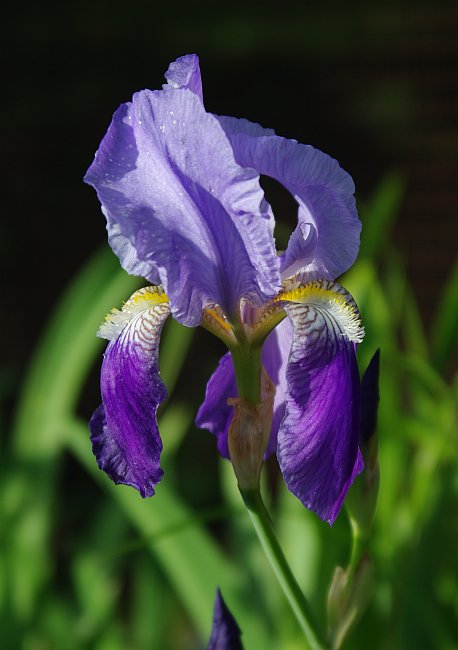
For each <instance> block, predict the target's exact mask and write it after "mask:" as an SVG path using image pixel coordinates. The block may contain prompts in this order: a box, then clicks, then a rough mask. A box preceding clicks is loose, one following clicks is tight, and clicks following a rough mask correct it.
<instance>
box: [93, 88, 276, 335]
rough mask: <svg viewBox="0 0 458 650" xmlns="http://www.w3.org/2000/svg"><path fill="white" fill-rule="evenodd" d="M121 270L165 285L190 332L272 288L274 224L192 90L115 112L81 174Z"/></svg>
mask: <svg viewBox="0 0 458 650" xmlns="http://www.w3.org/2000/svg"><path fill="white" fill-rule="evenodd" d="M85 180H86V182H88V183H89V184H90V185H92V186H93V187H95V189H96V190H97V193H98V196H99V199H100V201H101V203H102V206H103V211H104V213H105V215H106V217H107V221H108V229H109V232H111V233H112V235H111V237H110V243H111V245H112V246H113V250H114V251H115V253H116V254H117V255H118V256H119V257H120V259H121V263H122V264H123V265H124V266H125V267H126V268H128V270H129V269H134V270H136V271H138V270H141V271H143V270H145V269H146V270H147V271H148V273H147V275H146V277H147V278H148V279H151V281H154V282H157V280H158V278H159V279H160V281H161V284H162V285H163V286H164V288H165V290H166V292H167V294H168V296H169V298H170V304H171V309H172V313H173V315H174V317H175V318H176V319H177V320H179V321H180V322H181V323H183V324H185V325H189V326H195V325H198V324H199V323H200V321H201V315H202V309H203V307H205V306H206V305H208V304H215V303H216V304H218V305H220V306H221V308H222V309H223V311H224V312H225V313H226V314H227V315H228V316H230V315H233V314H234V312H235V311H236V310H237V305H238V303H239V300H240V299H241V298H242V297H245V298H247V299H248V300H250V301H252V302H253V303H254V304H261V303H263V302H265V301H266V300H267V299H268V298H270V297H272V296H274V295H275V293H276V292H277V291H278V289H279V288H280V274H279V260H278V258H277V257H276V254H275V246H274V240H273V218H272V215H271V212H270V210H269V206H268V204H267V203H266V201H265V199H264V195H263V192H262V190H261V188H260V185H259V176H258V174H257V173H256V172H255V171H254V170H253V169H244V168H243V167H241V166H240V165H239V164H237V163H236V161H235V159H234V155H233V152H232V148H231V145H230V143H229V141H228V138H227V136H226V134H225V132H224V130H223V129H222V128H221V126H220V124H219V122H218V120H217V119H216V118H215V117H214V116H212V115H210V114H209V113H206V112H205V109H204V107H203V105H202V102H201V101H200V99H199V98H198V97H197V96H196V95H195V94H194V92H192V91H190V90H188V89H185V88H180V89H174V88H172V87H170V86H166V87H165V89H164V90H162V91H156V92H151V91H142V92H140V93H137V94H136V95H134V98H133V100H132V103H129V104H124V105H123V106H121V107H120V108H119V109H118V111H117V112H116V113H115V115H114V117H113V121H112V124H111V126H110V128H109V130H108V132H107V134H106V136H105V138H104V139H103V141H102V143H101V145H100V148H99V151H98V152H97V154H96V158H95V160H94V162H93V164H92V165H91V167H90V168H89V170H88V172H87V174H86V177H85Z"/></svg>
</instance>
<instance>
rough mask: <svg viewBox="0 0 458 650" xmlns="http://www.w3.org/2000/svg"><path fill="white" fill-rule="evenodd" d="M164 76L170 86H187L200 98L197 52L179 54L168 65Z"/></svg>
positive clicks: (200, 81) (200, 79) (200, 82)
mask: <svg viewBox="0 0 458 650" xmlns="http://www.w3.org/2000/svg"><path fill="white" fill-rule="evenodd" d="M164 76H165V78H166V79H167V83H168V85H169V86H172V88H188V89H189V90H191V91H192V92H193V93H194V94H195V95H197V96H198V97H199V98H200V99H201V100H202V78H201V76H200V67H199V57H198V56H197V54H186V55H185V56H180V57H179V58H178V59H177V60H176V61H173V63H171V64H170V65H169V68H168V70H167V72H166V73H165V75H164Z"/></svg>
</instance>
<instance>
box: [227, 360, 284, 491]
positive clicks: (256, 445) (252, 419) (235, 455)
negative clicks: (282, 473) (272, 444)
mask: <svg viewBox="0 0 458 650" xmlns="http://www.w3.org/2000/svg"><path fill="white" fill-rule="evenodd" d="M274 396H275V388H274V385H273V383H272V381H271V379H270V377H269V375H268V374H267V372H266V370H265V369H264V368H262V370H261V391H260V403H259V404H256V405H254V404H252V402H251V401H249V400H248V399H246V398H245V397H238V398H234V399H230V400H228V403H229V404H230V405H231V406H233V408H234V414H233V416H232V422H231V425H230V427H229V432H228V445H229V455H230V459H231V462H232V465H233V467H234V471H235V474H236V476H237V482H238V485H239V488H240V490H253V489H256V488H257V487H258V486H259V476H260V473H261V467H262V463H263V459H264V454H265V451H266V447H267V443H268V441H269V434H270V428H271V424H272V413H273V403H274Z"/></svg>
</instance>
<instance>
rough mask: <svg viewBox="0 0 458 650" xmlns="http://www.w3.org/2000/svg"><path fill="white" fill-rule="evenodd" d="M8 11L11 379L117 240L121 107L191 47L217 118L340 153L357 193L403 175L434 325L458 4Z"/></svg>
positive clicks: (456, 156) (454, 106) (453, 190)
mask: <svg viewBox="0 0 458 650" xmlns="http://www.w3.org/2000/svg"><path fill="white" fill-rule="evenodd" d="M9 12H10V13H9V16H7V17H6V21H5V20H4V25H5V26H6V29H5V33H4V36H3V41H4V46H5V57H4V61H5V63H6V66H5V68H4V72H3V75H2V77H3V78H2V86H3V89H4V90H5V92H6V99H5V100H4V102H3V104H2V110H3V117H2V132H3V136H4V137H3V140H4V142H3V147H2V163H3V170H2V178H3V180H4V190H3V201H2V208H3V217H2V237H1V244H0V245H1V252H0V260H1V265H2V268H1V274H2V303H3V310H2V332H3V336H2V348H3V350H2V357H3V362H2V365H3V367H6V368H7V372H8V376H9V377H12V376H16V377H19V376H20V374H21V371H22V370H23V369H24V367H25V366H26V364H27V362H28V359H29V357H30V355H31V352H32V349H33V347H34V345H35V343H36V340H37V337H38V335H39V333H40V331H41V330H42V328H43V324H44V322H45V319H46V318H47V316H48V314H49V313H50V310H51V309H52V307H53V306H54V304H55V303H56V301H57V299H58V297H59V295H60V294H61V292H62V291H63V290H64V289H65V287H66V285H67V284H68V282H69V281H70V280H71V278H72V277H73V276H74V275H75V273H77V271H78V269H79V268H80V266H81V265H82V264H83V263H84V261H85V260H86V258H87V257H88V256H89V255H90V254H91V253H92V252H93V251H94V250H95V249H96V248H97V247H98V246H99V245H101V244H102V243H103V242H105V228H104V226H105V222H104V218H103V216H102V215H101V213H100V209H99V205H98V202H97V199H96V196H95V193H94V191H93V190H92V189H91V188H89V187H88V186H85V185H84V184H83V182H82V177H83V175H84V172H85V170H86V168H87V167H88V165H89V164H90V162H91V160H92V157H93V155H94V153H95V151H96V149H97V147H98V143H99V141H100V139H101V137H102V136H103V134H104V133H105V130H106V128H107V126H108V124H109V121H110V118H111V114H112V113H113V111H114V110H115V109H116V107H117V106H118V105H119V104H120V103H121V102H123V101H126V100H129V99H130V97H131V95H132V93H133V92H134V91H136V90H139V89H142V88H145V87H149V88H158V87H160V84H161V83H162V82H163V73H164V71H165V70H166V69H167V66H168V63H169V62H170V61H171V60H173V59H175V58H176V57H177V56H179V55H182V54H185V53H189V52H197V53H198V54H199V56H200V60H201V68H202V74H203V79H204V93H205V101H206V106H207V109H208V110H210V111H212V112H215V113H222V114H228V115H235V116H241V117H247V118H249V119H251V120H254V121H257V122H260V123H261V124H263V125H264V126H267V127H272V128H275V129H276V131H277V132H278V133H279V134H281V135H284V136H287V137H294V138H296V139H298V140H300V141H302V142H305V143H311V144H313V145H315V146H317V147H318V148H321V149H323V150H324V151H326V152H328V153H330V154H331V155H333V156H334V157H336V158H337V159H338V160H339V161H340V163H341V164H342V166H343V167H344V168H345V169H347V170H348V171H349V172H350V173H351V174H352V176H353V177H354V179H355V183H356V187H357V193H358V198H359V199H360V200H364V199H366V198H367V197H369V196H370V194H371V192H372V191H373V190H374V189H375V187H376V186H377V184H378V183H379V181H380V179H381V177H382V176H383V175H384V174H385V173H386V172H388V171H391V170H399V171H401V173H402V174H403V175H404V178H405V182H406V190H405V196H404V199H403V204H402V209H401V213H400V215H399V219H398V221H397V224H396V226H395V229H394V233H393V238H394V240H395V242H396V244H397V246H398V248H399V250H400V251H401V253H402V254H403V255H404V258H405V260H406V261H407V265H408V272H409V276H410V278H411V279H412V280H413V283H414V288H415V292H416V295H417V297H418V300H419V303H420V307H421V310H422V313H423V316H424V318H425V322H426V323H427V324H428V322H429V321H430V314H431V312H432V310H433V309H434V306H435V304H436V299H437V294H438V292H439V290H440V287H441V285H442V284H443V282H444V281H445V279H446V277H447V275H448V273H449V271H450V269H451V267H452V263H453V261H454V258H455V256H456V248H457V244H456V242H457V236H458V227H457V218H456V205H457V203H458V182H457V180H458V179H457V171H458V131H457V113H458V95H457V79H458V77H457V64H458V38H457V36H458V7H457V6H456V3H452V4H447V3H446V4H442V3H438V2H433V1H430V2H415V3H389V2H387V3H381V2H378V3H359V2H355V1H354V0H353V1H352V2H345V3H341V2H338V3H337V2H334V3H308V2H297V3H295V2H271V3H257V2H252V3H249V4H245V3H244V4H241V5H238V4H237V3H230V4H228V5H226V6H225V5H224V4H223V3H215V2H200V3H191V2H188V3H184V2H175V3H165V2H163V3H154V2H134V3H131V4H127V3H125V2H123V3H119V2H113V1H111V2H106V1H102V2H87V1H86V2H73V3H62V4H56V5H52V4H48V5H42V4H38V3H37V4H36V5H33V6H31V5H29V6H27V5H24V4H23V3H16V4H15V5H12V6H11V7H10V8H9ZM4 18H5V17H4ZM75 327H77V323H75Z"/></svg>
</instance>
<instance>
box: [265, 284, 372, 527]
mask: <svg viewBox="0 0 458 650" xmlns="http://www.w3.org/2000/svg"><path fill="white" fill-rule="evenodd" d="M280 297H281V298H282V299H284V300H289V301H291V302H290V304H286V306H285V309H286V311H287V313H288V316H289V318H290V319H291V322H292V324H293V331H294V333H293V342H292V346H291V354H290V358H289V362H288V368H287V371H286V377H287V382H288V392H287V397H286V411H285V417H284V419H283V422H282V423H281V426H280V430H279V433H278V451H277V456H278V461H279V464H280V468H281V471H282V473H283V477H284V479H285V482H286V484H287V486H288V488H289V490H290V491H291V492H292V493H293V494H295V495H296V496H297V497H298V498H299V499H300V500H301V501H302V503H303V504H304V505H305V506H306V507H307V508H309V509H310V510H313V511H314V512H316V513H317V514H318V515H319V516H320V517H321V518H322V519H323V520H325V521H327V522H329V523H330V524H332V523H333V522H334V520H335V518H336V517H337V515H338V513H339V510H340V508H341V506H342V503H343V500H344V498H345V494H346V493H347V490H348V488H349V487H350V485H351V483H352V482H353V480H354V478H355V476H356V475H357V474H358V473H360V472H361V471H362V468H363V463H362V458H361V454H360V452H359V448H358V436H359V423H360V385H359V373H358V366H357V363H356V354H355V343H357V342H359V341H361V339H362V336H363V329H362V326H361V322H360V319H359V314H358V311H357V307H356V305H355V303H354V301H353V299H352V298H351V296H350V295H349V294H348V293H347V292H346V291H345V290H344V289H343V288H342V287H339V285H337V284H335V283H331V282H327V281H323V282H313V283H310V284H308V285H305V286H303V287H301V288H299V289H297V290H292V291H290V292H285V293H284V294H283V295H282V296H280Z"/></svg>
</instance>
